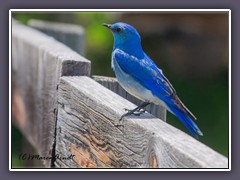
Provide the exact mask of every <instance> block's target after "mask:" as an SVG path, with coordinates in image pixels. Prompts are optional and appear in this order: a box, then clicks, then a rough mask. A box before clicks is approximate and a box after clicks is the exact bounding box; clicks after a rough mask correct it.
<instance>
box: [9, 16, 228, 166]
mask: <svg viewBox="0 0 240 180" xmlns="http://www.w3.org/2000/svg"><path fill="white" fill-rule="evenodd" d="M148 16H151V14H150V15H149V14H148V15H144V13H143V14H142V15H141V17H142V18H140V17H139V19H137V18H136V16H134V14H133V15H131V13H128V14H127V13H126V14H124V15H122V14H121V13H103V12H96V13H93V12H85V13H84V12H79V13H54V14H48V13H13V17H14V18H15V19H17V20H19V21H21V22H22V23H24V24H27V22H28V20H29V19H43V20H47V21H56V22H67V23H75V24H79V25H81V26H83V27H84V28H85V33H86V54H85V57H86V58H87V59H89V60H91V62H92V75H104V76H115V75H114V73H113V71H112V69H111V65H110V64H111V51H112V45H113V37H112V34H111V33H110V32H109V30H108V29H106V28H104V27H103V26H102V24H103V23H114V22H118V21H125V22H129V23H131V24H132V25H134V26H135V27H136V28H137V29H138V30H139V33H140V35H141V36H142V46H143V49H144V50H145V52H146V53H147V54H148V55H149V56H150V57H151V58H152V59H153V60H154V61H155V62H156V64H157V65H158V66H159V67H160V68H161V69H162V70H163V72H164V74H165V75H166V76H167V77H168V79H169V80H170V82H171V83H172V85H173V86H174V88H175V89H176V91H177V93H178V95H179V97H180V98H181V100H182V101H183V102H184V104H185V105H186V106H187V107H188V108H189V109H190V110H191V111H192V112H193V113H194V114H195V116H197V118H198V121H197V124H198V126H199V127H200V129H201V130H202V132H203V133H204V136H203V137H200V139H199V141H201V142H203V143H204V144H206V145H207V146H209V147H211V148H213V149H214V150H216V151H217V152H219V153H221V154H223V155H224V156H226V157H227V156H228V133H229V132H228V129H229V127H228V124H229V119H228V115H229V112H228V98H229V97H228V39H226V38H225V39H224V38H222V37H221V35H219V36H217V35H214V34H217V33H215V32H214V31H220V30H221V27H220V30H219V27H216V30H214V27H212V25H211V23H209V25H208V24H207V22H205V21H204V22H205V23H206V27H207V26H211V28H209V29H210V30H208V31H201V32H200V34H201V36H200V38H199V39H198V40H197V41H193V39H194V38H195V39H197V38H198V35H196V34H195V35H194V33H193V34H191V36H190V37H191V38H190V39H189V40H188V39H184V40H183V41H182V39H183V38H184V37H189V36H188V35H186V33H185V34H184V33H182V34H183V35H182V34H181V33H180V34H179V33H176V32H178V31H176V30H175V29H177V27H182V26H184V28H185V29H187V30H186V32H188V30H189V29H188V23H185V24H184V25H178V26H173V27H172V28H171V29H170V30H166V32H167V33H162V34H161V32H163V31H158V28H159V27H162V26H164V24H162V26H157V27H156V23H157V21H156V20H155V21H154V20H153V21H152V22H148V21H146V25H144V23H145V22H144V18H146V19H147V17H148ZM170 16H171V14H169V17H170ZM180 16H184V15H181V14H180V15H178V16H176V17H178V18H181V17H180ZM188 16H189V15H188ZM199 16H204V15H198V16H196V18H197V17H199ZM157 17H161V14H159V15H158V16H156V17H155V19H157ZM164 17H167V18H168V14H164ZM194 17H195V16H194V15H193V16H192V19H194ZM210 17H211V18H215V16H210ZM134 18H135V19H134ZM171 18H172V19H174V18H175V16H173V17H171ZM184 18H185V17H183V18H182V19H184ZM186 19H187V18H185V19H184V22H185V21H188V20H186ZM203 19H204V18H203ZM206 19H209V17H206ZM223 20H224V18H223ZM223 20H222V21H223ZM190 21H191V22H190ZM219 21H221V20H219ZM138 22H139V24H140V23H141V26H139V27H138ZM192 22H195V24H196V26H198V24H197V23H198V22H200V23H203V22H201V21H200V20H199V21H198V20H196V21H193V20H189V26H190V25H192V24H191V23H192ZM167 23H168V22H166V24H167ZM222 23H225V24H226V26H228V22H227V21H223V22H222ZM173 24H174V23H173ZM166 26H167V25H166ZM141 27H142V29H143V30H141ZM154 28H155V29H154ZM174 28H175V29H174ZM184 28H183V29H184ZM217 28H218V29H217ZM222 28H224V27H222ZM144 29H145V30H144ZM148 29H151V31H149V32H148ZM211 29H213V32H212V34H210V35H209V33H211ZM159 32H160V33H159ZM168 32H169V33H168ZM181 32H184V30H182V31H181ZM196 32H198V31H196ZM219 34H221V32H220V33H219ZM204 36H205V37H206V36H211V37H214V40H216V42H219V43H218V44H223V47H224V48H223V50H221V51H220V50H219V51H216V48H219V47H222V46H219V47H218V46H216V45H214V46H216V47H215V48H214V46H209V47H210V48H213V49H214V50H213V51H214V52H213V54H214V53H215V54H216V53H218V54H219V57H221V60H219V61H216V62H214V63H215V64H213V63H212V64H213V65H212V64H209V65H211V66H213V67H215V66H216V67H218V71H211V69H210V70H209V72H210V73H209V72H208V73H207V71H206V70H204V69H202V71H201V69H200V71H199V68H198V67H200V66H201V65H203V64H201V63H205V64H204V65H205V66H203V67H208V64H206V63H211V62H212V60H211V59H209V60H208V61H202V62H201V60H200V62H199V57H198V53H200V49H199V50H198V47H195V45H196V44H200V45H199V46H201V43H202V41H203V40H204V38H202V37H204ZM222 36H225V37H228V32H227V31H226V32H224V31H223V33H222ZM202 39H203V40H202ZM210 40H211V38H210ZM192 41H193V42H199V43H195V44H194V43H192V44H190V46H189V48H186V49H187V50H189V51H191V50H193V52H194V53H193V55H192V56H191V57H193V58H192V61H191V63H195V64H199V63H200V64H199V65H198V67H191V66H190V65H189V63H186V64H185V65H184V67H187V71H185V73H182V72H181V71H178V67H176V68H175V69H176V70H177V71H175V70H174V68H172V67H175V66H176V62H174V61H171V59H172V58H171V56H169V55H168V54H169V53H168V52H169V48H168V47H167V46H166V44H168V43H169V42H172V44H173V45H175V47H176V48H175V49H174V51H171V52H178V51H180V52H181V49H183V48H181V47H182V46H181V44H183V43H184V42H192ZM176 42H180V45H178V46H176ZM182 42H183V43H182ZM204 43H205V44H207V45H208V44H210V43H212V42H210V41H209V42H204ZM185 44H186V43H185ZM218 44H217V45H218ZM169 46H170V47H171V44H170V45H169ZM194 48H195V49H197V50H195V49H194ZM194 50H195V51H194ZM201 53H205V52H201ZM180 54H181V53H180ZM210 55H211V54H210ZM210 55H209V56H210ZM194 56H195V57H196V58H195V57H194ZM159 57H161V58H159ZM172 57H174V56H172ZM204 57H205V56H204ZM206 57H208V56H207V55H206ZM162 59H165V61H161V60H162ZM176 59H177V60H178V57H176ZM180 60H181V58H180ZM180 60H178V61H180ZM193 61H195V62H193ZM169 62H171V63H169ZM177 63H180V64H181V62H177ZM188 66H189V67H188ZM197 70H198V73H196V72H197ZM211 72H214V73H212V74H211ZM206 74H207V75H206ZM167 122H168V123H170V124H172V125H173V126H175V127H177V128H179V129H181V130H183V131H185V132H187V131H186V129H185V127H184V126H183V125H182V124H181V122H180V121H179V120H178V119H177V118H176V117H175V116H173V115H172V114H170V113H168V114H167ZM187 133H188V132H187ZM23 139H24V137H22V135H21V132H19V130H18V129H17V128H15V127H12V153H13V156H12V157H13V158H12V160H13V161H12V163H13V164H12V165H13V167H22V166H26V165H25V164H23V162H21V161H19V160H18V156H19V154H20V152H22V151H24V147H23V146H24V143H23V142H25V140H23ZM25 144H26V143H25Z"/></svg>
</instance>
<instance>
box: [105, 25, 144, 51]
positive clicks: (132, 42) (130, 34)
mask: <svg viewBox="0 0 240 180" xmlns="http://www.w3.org/2000/svg"><path fill="white" fill-rule="evenodd" d="M104 26H106V27H107V28H109V29H110V30H111V31H112V33H113V36H114V48H122V47H126V48H129V47H130V46H134V47H135V48H137V47H138V46H139V47H141V37H140V35H139V34H138V32H137V30H136V29H135V28H134V27H132V26H131V25H129V24H126V23H123V22H118V23H115V24H104Z"/></svg>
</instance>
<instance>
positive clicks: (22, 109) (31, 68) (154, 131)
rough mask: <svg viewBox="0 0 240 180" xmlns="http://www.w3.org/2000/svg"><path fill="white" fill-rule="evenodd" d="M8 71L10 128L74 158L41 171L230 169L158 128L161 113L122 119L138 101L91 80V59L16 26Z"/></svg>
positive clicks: (48, 150) (188, 140)
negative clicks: (10, 104)
mask: <svg viewBox="0 0 240 180" xmlns="http://www.w3.org/2000/svg"><path fill="white" fill-rule="evenodd" d="M65 26H67V24H65ZM12 73H13V75H12V78H13V79H12V83H13V86H12V87H13V88H14V89H13V90H12V92H13V94H12V99H13V102H12V109H13V120H14V122H15V124H16V125H17V126H18V127H19V129H20V130H21V131H22V132H23V134H24V135H25V136H26V137H27V139H28V140H29V141H30V142H31V144H32V145H33V146H34V147H35V149H36V150H37V152H38V153H39V154H40V155H42V156H47V157H49V155H51V156H54V155H58V156H60V157H65V158H67V157H71V155H73V156H72V158H69V159H65V158H59V159H54V160H52V161H50V160H45V161H44V165H45V166H46V167H63V168H70V167H71V168H78V167H83V168H100V167H104V168H105V167H106V168H141V167H144V168H157V167H158V168H228V159H227V158H225V157H224V156H222V155H221V154H219V153H217V152H215V151H214V150H212V149H211V148H209V147H207V146H206V145H204V144H202V143H201V142H199V141H197V140H196V139H194V138H192V137H191V136H189V135H187V134H186V133H184V132H182V131H180V130H178V129H176V128H174V127H172V126H171V125H169V124H167V123H166V122H164V120H165V119H166V110H165V109H163V108H162V107H159V106H152V107H149V109H148V110H149V112H150V113H152V114H153V115H155V116H153V115H151V114H149V113H144V114H142V115H140V116H134V115H132V116H128V117H125V118H124V119H123V120H121V121H120V117H121V115H122V114H123V113H125V110H124V109H125V108H127V109H131V108H134V107H136V105H134V104H138V103H140V101H138V100H136V99H135V98H134V97H132V96H130V95H129V94H127V93H126V92H125V91H124V90H123V89H122V88H121V87H120V86H119V85H118V83H117V81H116V80H115V78H109V77H100V76H93V77H92V78H91V77H89V76H90V61H88V60H86V59H85V58H84V57H82V56H80V55H78V54H77V53H75V52H74V51H73V50H71V49H70V48H68V47H67V46H65V45H64V44H62V43H60V42H58V41H56V40H54V39H53V38H51V37H49V36H47V35H44V34H43V33H41V32H39V31H37V30H34V29H32V28H30V27H26V26H24V25H21V24H19V23H17V22H13V23H12ZM130 101H131V102H130Z"/></svg>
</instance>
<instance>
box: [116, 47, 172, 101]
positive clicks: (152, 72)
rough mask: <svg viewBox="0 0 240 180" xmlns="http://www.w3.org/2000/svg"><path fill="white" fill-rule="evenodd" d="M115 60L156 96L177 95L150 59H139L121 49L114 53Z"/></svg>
mask: <svg viewBox="0 0 240 180" xmlns="http://www.w3.org/2000/svg"><path fill="white" fill-rule="evenodd" d="M113 58H114V59H115V60H116V61H117V63H118V65H119V66H120V68H121V69H122V70H123V71H124V72H125V73H127V74H129V75H131V76H132V77H133V78H134V79H135V80H136V81H138V82H139V83H140V84H141V85H142V86H144V87H145V88H147V89H149V90H150V91H152V93H154V94H155V95H158V96H161V97H169V96H171V95H172V94H173V93H175V90H174V89H173V87H172V85H171V84H170V83H169V81H168V80H167V79H166V77H165V76H164V75H163V74H162V72H161V70H159V69H158V68H157V66H156V65H155V64H154V62H153V61H152V60H151V59H150V58H143V59H138V58H136V57H134V56H130V55H129V54H127V53H125V52H123V51H122V50H120V49H116V50H115V51H114V55H113ZM161 97H160V98H161Z"/></svg>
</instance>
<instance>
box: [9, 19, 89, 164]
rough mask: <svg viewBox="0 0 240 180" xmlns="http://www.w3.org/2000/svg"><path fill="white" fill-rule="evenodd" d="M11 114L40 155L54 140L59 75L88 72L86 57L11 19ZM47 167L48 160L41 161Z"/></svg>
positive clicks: (50, 151)
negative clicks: (12, 87)
mask: <svg viewBox="0 0 240 180" xmlns="http://www.w3.org/2000/svg"><path fill="white" fill-rule="evenodd" d="M11 52H12V71H13V72H15V74H14V76H13V78H14V79H13V82H14V88H15V89H14V90H13V93H14V94H13V95H12V97H13V103H14V104H13V110H15V111H13V113H15V114H14V115H13V117H14V119H15V120H17V122H16V124H18V126H19V128H20V129H21V131H22V132H23V133H24V135H25V136H26V137H27V139H28V140H29V141H30V142H31V144H32V145H33V146H34V147H35V148H36V150H37V152H38V153H39V155H41V156H45V157H49V156H51V155H52V153H53V152H52V149H53V147H54V142H55V137H54V136H55V121H56V114H57V101H58V84H59V79H60V77H61V76H63V75H64V76H72V75H88V76H89V75H90V61H88V60H86V59H85V58H83V57H82V56H80V55H78V54H77V53H75V52H74V51H72V50H71V49H70V48H68V47H66V46H65V45H63V44H62V43H59V42H57V41H56V40H54V39H53V38H51V37H49V36H47V35H45V34H43V33H41V32H39V31H37V30H34V29H32V28H29V27H27V26H24V25H21V24H20V23H17V22H16V21H13V23H12V50H11ZM44 164H45V166H46V167H50V164H51V162H50V161H49V160H47V161H44Z"/></svg>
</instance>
